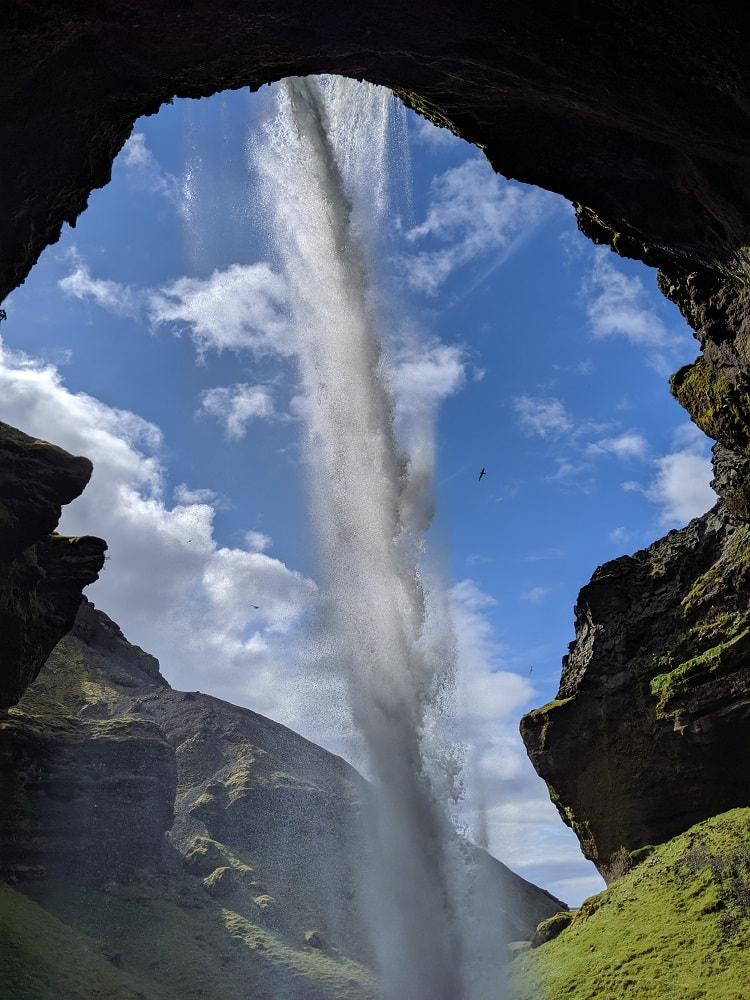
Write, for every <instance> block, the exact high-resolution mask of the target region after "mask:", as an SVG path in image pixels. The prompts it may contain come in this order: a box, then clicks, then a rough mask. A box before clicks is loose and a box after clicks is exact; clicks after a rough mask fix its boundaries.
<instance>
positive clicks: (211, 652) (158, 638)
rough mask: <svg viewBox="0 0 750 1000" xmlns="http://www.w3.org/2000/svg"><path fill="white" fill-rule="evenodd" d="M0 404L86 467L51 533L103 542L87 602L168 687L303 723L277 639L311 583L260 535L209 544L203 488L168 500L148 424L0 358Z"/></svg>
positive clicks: (22, 363)
mask: <svg viewBox="0 0 750 1000" xmlns="http://www.w3.org/2000/svg"><path fill="white" fill-rule="evenodd" d="M0 396H1V397H2V399H3V403H4V406H3V418H4V419H5V420H6V421H8V422H10V423H11V424H13V425H15V426H17V427H19V428H21V429H22V430H24V431H25V432H26V433H29V434H33V435H35V436H38V437H41V438H43V439H46V440H50V441H53V442H55V443H56V444H59V445H60V446H61V447H63V448H66V449H67V450H68V451H71V452H73V453H74V454H84V455H87V456H89V457H90V458H91V460H92V461H93V463H94V474H93V476H92V479H91V482H90V483H89V485H88V487H87V488H86V490H85V491H84V493H83V494H82V496H81V497H80V498H79V499H78V500H76V501H74V502H73V503H72V504H71V505H70V506H69V507H67V508H65V510H64V513H63V520H62V522H61V529H60V530H62V531H65V532H69V533H71V534H96V535H100V536H101V537H103V538H106V540H107V542H108V544H109V561H108V562H107V564H105V568H104V571H103V572H102V575H101V579H100V580H99V582H97V583H96V584H94V585H93V586H92V587H90V588H89V589H88V595H89V596H90V598H91V599H92V600H94V601H95V603H96V604H97V605H98V606H99V607H101V608H102V609H103V610H105V611H106V612H107V613H108V614H110V615H111V616H112V617H113V618H115V620H116V621H117V622H118V623H119V624H120V626H121V627H122V628H123V630H124V631H125V633H126V635H127V636H128V638H130V639H131V641H133V642H136V643H138V645H140V646H142V647H143V648H144V649H147V650H149V652H152V653H153V654H154V655H156V656H158V657H159V659H160V660H161V663H162V669H163V670H164V673H165V675H166V676H167V678H168V679H169V681H170V683H172V684H173V685H174V686H175V687H178V688H185V689H203V690H210V691H211V692H212V693H214V694H218V695H220V696H223V697H226V698H228V699H230V700H232V701H234V702H236V703H239V704H244V705H248V706H249V707H251V708H253V709H255V710H256V711H260V712H263V713H265V714H268V715H271V716H273V717H274V718H277V719H280V720H282V721H284V722H287V723H288V724H290V725H298V724H301V723H303V722H304V716H305V712H306V709H305V702H306V700H311V699H312V698H313V697H314V690H313V689H314V684H315V678H314V677H313V676H312V675H311V674H310V669H311V668H310V664H304V665H303V664H302V663H301V661H300V658H299V657H298V656H296V655H295V653H294V650H293V648H291V647H290V642H289V639H290V636H291V634H292V632H293V631H294V628H295V626H296V624H297V623H299V622H300V621H301V620H302V619H303V618H305V617H306V616H308V615H309V613H310V611H311V609H314V607H315V603H316V600H317V588H316V586H315V584H314V582H313V581H312V580H309V579H306V578H305V577H303V576H302V575H301V574H299V573H298V572H295V571H294V570H293V569H290V568H289V567H287V566H285V565H284V564H283V563H282V562H280V561H279V560H277V559H273V558H271V557H270V556H268V555H265V554H264V553H263V552H262V551H260V549H261V548H262V547H265V546H266V545H267V544H269V543H268V542H262V539H261V537H260V536H259V537H258V538H254V544H252V545H248V546H247V548H228V547H221V546H219V545H218V544H217V541H216V539H215V537H214V531H213V519H214V512H215V506H214V504H215V498H214V496H213V494H212V493H211V492H210V491H205V490H202V489H200V488H199V489H194V488H193V489H191V488H190V487H188V486H185V485H184V484H183V485H181V486H179V487H178V488H177V490H176V491H175V493H174V502H173V503H172V504H170V503H168V502H167V498H166V496H165V481H166V475H165V468H164V465H163V463H162V459H161V457H160V456H161V452H162V449H163V441H162V435H161V433H160V431H159V429H158V428H157V427H155V426H154V425H153V424H151V423H148V422H147V421H145V420H143V419H141V418H140V417H138V416H136V415H135V414H133V413H130V412H128V411H126V410H118V409H115V408H112V407H109V406H106V405H105V404H103V403H101V402H100V401H98V400H96V399H94V398H93V397H91V396H88V395H85V394H83V393H71V392H69V391H68V390H67V389H66V388H65V386H64V385H63V383H62V380H61V378H60V375H59V373H58V372H57V370H56V369H55V368H54V367H53V366H51V365H41V364H38V363H37V362H34V361H33V360H30V359H28V358H25V357H22V356H19V355H16V354H12V353H10V352H8V351H7V350H5V349H3V350H2V352H1V353H0ZM281 676H284V678H285V683H284V684H283V685H282V684H280V683H279V678H280V677H281Z"/></svg>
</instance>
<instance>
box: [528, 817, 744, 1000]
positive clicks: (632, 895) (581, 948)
mask: <svg viewBox="0 0 750 1000" xmlns="http://www.w3.org/2000/svg"><path fill="white" fill-rule="evenodd" d="M749 946H750V809H734V810H732V811H731V812H728V813H724V814H723V815H721V816H716V817H714V818H713V819H710V820H707V821H706V822H704V823H699V824H697V825H696V826H694V827H692V828H691V829H690V830H688V831H687V832H686V833H684V834H682V835H681V836H679V837H676V838H675V839H674V840H671V841H669V842H668V843H667V844H663V845H662V846H660V847H657V848H655V849H654V851H653V853H652V854H650V855H649V856H648V857H647V858H646V860H645V861H643V862H641V864H640V865H638V867H637V868H635V869H633V871H631V872H630V873H628V874H627V875H625V876H623V877H622V878H621V879H619V880H618V881H617V882H616V883H614V884H613V885H612V886H610V888H609V889H607V890H605V892H603V893H601V894H600V895H598V896H593V897H592V898H591V899H588V900H586V902H585V903H584V904H583V906H582V907H581V908H580V910H579V911H578V913H577V914H576V916H575V918H574V919H573V922H572V923H571V925H570V926H569V927H568V928H567V929H566V930H564V931H563V932H562V934H560V936H559V937H557V938H555V939H554V940H553V941H550V942H548V943H547V944H544V945H542V946H541V947H540V948H537V949H534V950H532V951H528V952H525V953H524V954H523V955H521V956H520V957H519V958H518V959H517V960H516V962H515V963H514V979H513V983H514V988H513V991H512V993H511V996H512V997H513V1000H630V998H632V1000H700V998H706V1000H708V998H710V1000H747V996H748V984H749V983H750V947H749Z"/></svg>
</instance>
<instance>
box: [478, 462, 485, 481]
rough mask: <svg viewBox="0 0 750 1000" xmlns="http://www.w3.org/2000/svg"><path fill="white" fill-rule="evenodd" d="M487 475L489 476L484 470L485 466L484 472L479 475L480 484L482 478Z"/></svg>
mask: <svg viewBox="0 0 750 1000" xmlns="http://www.w3.org/2000/svg"><path fill="white" fill-rule="evenodd" d="M486 475H487V473H486V472H485V470H484V466H482V471H481V472H480V473H479V482H480V483H481V481H482V476H486Z"/></svg>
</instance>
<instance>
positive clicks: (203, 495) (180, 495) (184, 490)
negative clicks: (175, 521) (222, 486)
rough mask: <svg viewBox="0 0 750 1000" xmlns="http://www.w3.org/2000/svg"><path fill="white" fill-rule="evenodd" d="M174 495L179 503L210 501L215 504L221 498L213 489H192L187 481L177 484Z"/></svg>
mask: <svg viewBox="0 0 750 1000" xmlns="http://www.w3.org/2000/svg"><path fill="white" fill-rule="evenodd" d="M172 496H173V498H174V501H175V503H178V504H193V503H210V504H213V505H214V506H215V505H216V501H217V500H218V499H219V497H218V496H217V494H216V493H215V492H214V491H213V490H207V489H191V488H190V487H189V486H188V485H187V484H186V483H180V484H179V485H178V486H175V488H174V490H173V491H172Z"/></svg>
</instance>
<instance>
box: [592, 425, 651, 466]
mask: <svg viewBox="0 0 750 1000" xmlns="http://www.w3.org/2000/svg"><path fill="white" fill-rule="evenodd" d="M586 450H587V452H588V453H589V454H590V455H601V454H609V455H614V456H615V457H616V458H622V459H629V458H639V459H643V458H645V457H646V453H647V451H648V442H647V441H646V439H645V438H644V437H643V435H642V434H638V433H637V432H636V431H626V432H625V433H624V434H618V435H617V436H616V437H610V438H602V440H600V441H596V442H592V443H591V444H589V445H588V447H587V449H586Z"/></svg>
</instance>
